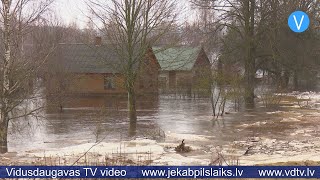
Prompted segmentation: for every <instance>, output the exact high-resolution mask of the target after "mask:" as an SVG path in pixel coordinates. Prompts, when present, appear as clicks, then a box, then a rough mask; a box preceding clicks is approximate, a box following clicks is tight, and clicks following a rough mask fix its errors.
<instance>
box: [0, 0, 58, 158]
mask: <svg viewBox="0 0 320 180" xmlns="http://www.w3.org/2000/svg"><path fill="white" fill-rule="evenodd" d="M52 1H53V0H39V1H33V0H2V1H1V3H0V6H1V8H0V14H1V19H0V23H1V25H0V27H1V33H2V37H1V45H0V48H1V49H0V53H1V56H0V58H1V69H0V94H1V95H0V104H1V108H0V114H1V119H0V153H6V152H7V151H8V146H7V137H8V127H9V122H10V121H11V120H13V119H17V118H20V117H26V116H29V115H32V114H33V113H35V112H36V111H37V110H39V108H38V107H37V106H35V108H33V107H32V108H30V107H28V106H27V104H30V101H33V100H34V99H35V97H34V96H33V92H32V89H31V90H30V88H31V87H30V86H31V85H32V83H31V82H32V80H33V79H34V78H35V75H36V74H37V69H38V67H39V63H40V64H41V62H43V61H44V59H46V58H47V57H48V56H47V55H48V54H47V53H43V52H40V51H39V49H37V48H34V47H33V46H30V45H28V44H27V43H25V42H24V37H26V35H27V34H28V33H30V32H31V29H32V27H33V26H34V25H36V21H37V20H38V19H39V18H40V17H41V15H43V14H44V13H45V11H46V10H47V9H48V7H49V5H50V4H51V3H52ZM24 107H25V108H24Z"/></svg>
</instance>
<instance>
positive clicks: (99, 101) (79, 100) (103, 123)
mask: <svg viewBox="0 0 320 180" xmlns="http://www.w3.org/2000/svg"><path fill="white" fill-rule="evenodd" d="M65 101H66V102H65V103H64V104H65V107H64V108H63V111H62V112H60V111H59V107H58V106H57V104H55V101H54V99H53V100H52V99H51V100H50V99H49V100H47V109H46V110H47V111H46V112H47V114H49V113H53V114H50V115H49V116H48V121H49V122H50V123H51V124H52V127H51V128H50V129H51V130H52V131H53V133H54V134H64V133H65V134H68V133H74V132H77V133H78V132H79V131H83V132H87V133H88V134H89V136H92V139H95V140H96V141H99V140H101V139H103V138H104V137H105V136H108V135H110V136H123V137H127V136H135V135H141V134H142V133H139V131H145V129H148V128H150V126H153V125H152V124H153V123H154V121H153V120H149V121H148V125H147V127H146V126H145V125H144V123H145V121H143V122H141V123H142V124H141V125H140V122H138V124H137V122H131V123H129V120H128V117H127V113H128V112H127V97H125V96H93V97H88V96H86V97H66V98H65ZM137 102H138V103H137V107H138V108H137V109H138V112H137V114H138V118H139V116H150V117H152V116H154V113H155V109H158V106H159V101H158V97H154V96H140V97H138V101H137ZM54 107H55V109H54ZM126 129H127V130H126ZM120 134H121V135H120Z"/></svg>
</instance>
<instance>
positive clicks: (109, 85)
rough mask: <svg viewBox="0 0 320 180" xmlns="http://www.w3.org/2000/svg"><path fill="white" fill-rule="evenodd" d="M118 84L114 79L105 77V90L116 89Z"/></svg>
mask: <svg viewBox="0 0 320 180" xmlns="http://www.w3.org/2000/svg"><path fill="white" fill-rule="evenodd" d="M115 88H116V83H115V79H114V77H108V76H105V77H104V89H115Z"/></svg>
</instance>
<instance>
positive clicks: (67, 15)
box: [53, 0, 194, 28]
mask: <svg viewBox="0 0 320 180" xmlns="http://www.w3.org/2000/svg"><path fill="white" fill-rule="evenodd" d="M178 1H182V2H183V3H178V4H180V6H183V5H184V6H186V4H187V2H188V0H178ZM85 2H86V0H56V1H55V2H54V6H53V8H54V10H55V12H56V13H57V16H58V17H60V18H61V19H62V21H63V22H64V23H65V24H67V25H68V24H70V23H73V22H76V23H77V24H78V25H79V26H80V27H81V28H83V27H85V25H86V22H88V18H87V17H86V16H85V14H88V10H87V6H86V3H85ZM178 9H182V8H178ZM185 9H186V8H185ZM186 11H189V12H188V13H187V12H186ZM192 14H194V12H193V13H192V11H190V9H186V10H184V11H183V12H182V13H181V17H180V19H182V21H184V19H189V20H190V19H192V18H193V16H192Z"/></svg>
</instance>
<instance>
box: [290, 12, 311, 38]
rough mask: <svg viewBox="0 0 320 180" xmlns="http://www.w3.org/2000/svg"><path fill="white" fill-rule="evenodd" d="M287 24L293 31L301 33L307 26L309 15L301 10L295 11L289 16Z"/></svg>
mask: <svg viewBox="0 0 320 180" xmlns="http://www.w3.org/2000/svg"><path fill="white" fill-rule="evenodd" d="M288 25H289V27H290V29H291V30H292V31H293V32H296V33H302V32H304V31H306V30H307V29H308V28H309V25H310V19H309V16H308V14H307V13H305V12H303V11H295V12H293V13H292V14H291V15H290V16H289V19H288Z"/></svg>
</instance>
